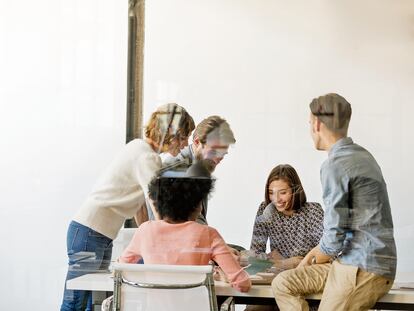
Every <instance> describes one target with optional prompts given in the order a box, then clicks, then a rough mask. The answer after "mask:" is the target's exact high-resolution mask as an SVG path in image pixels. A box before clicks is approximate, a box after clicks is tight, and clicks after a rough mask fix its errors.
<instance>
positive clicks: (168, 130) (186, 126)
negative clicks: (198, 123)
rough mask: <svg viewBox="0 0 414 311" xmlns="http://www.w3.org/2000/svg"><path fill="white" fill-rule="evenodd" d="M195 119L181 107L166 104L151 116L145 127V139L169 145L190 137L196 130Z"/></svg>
mask: <svg viewBox="0 0 414 311" xmlns="http://www.w3.org/2000/svg"><path fill="white" fill-rule="evenodd" d="M194 127H195V124H194V120H193V118H192V117H191V116H190V115H189V113H188V112H187V111H186V110H185V109H184V108H183V107H181V106H179V105H177V104H171V103H170V104H166V105H163V106H160V107H158V109H157V110H156V111H155V112H153V113H152V114H151V117H150V120H149V122H148V124H147V125H146V127H145V137H147V138H149V139H151V140H153V141H154V142H156V143H159V144H161V143H162V144H167V145H168V144H169V143H171V141H172V140H173V139H174V138H176V137H178V138H180V136H185V137H188V136H190V134H191V132H192V131H193V130H194Z"/></svg>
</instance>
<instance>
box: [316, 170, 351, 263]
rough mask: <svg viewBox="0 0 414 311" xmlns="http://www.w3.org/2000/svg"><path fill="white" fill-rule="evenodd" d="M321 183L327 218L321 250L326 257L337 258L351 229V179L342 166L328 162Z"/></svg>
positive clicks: (325, 217) (322, 173)
mask: <svg viewBox="0 0 414 311" xmlns="http://www.w3.org/2000/svg"><path fill="white" fill-rule="evenodd" d="M321 182H322V188H323V200H324V203H325V216H324V223H323V226H324V231H323V235H322V238H321V241H320V248H321V251H322V252H323V253H325V254H326V255H329V256H335V255H338V253H339V252H340V251H342V250H343V248H344V242H345V236H346V234H347V231H348V230H349V228H350V227H351V221H352V218H351V216H352V215H351V210H350V206H349V193H350V187H349V177H348V175H347V174H346V172H345V171H344V170H343V169H342V168H341V167H340V166H338V165H335V166H333V165H332V162H328V163H327V164H326V165H325V166H324V167H323V168H322V169H321Z"/></svg>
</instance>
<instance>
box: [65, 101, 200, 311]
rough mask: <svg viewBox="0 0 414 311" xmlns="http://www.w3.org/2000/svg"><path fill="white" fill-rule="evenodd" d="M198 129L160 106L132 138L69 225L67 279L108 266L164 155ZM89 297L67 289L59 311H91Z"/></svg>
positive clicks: (172, 108) (177, 111)
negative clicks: (116, 241) (120, 234)
mask: <svg viewBox="0 0 414 311" xmlns="http://www.w3.org/2000/svg"><path fill="white" fill-rule="evenodd" d="M193 129H194V121H193V119H192V117H191V116H190V115H189V114H188V112H187V111H186V110H185V109H184V108H183V107H181V106H178V105H176V104H167V105H164V106H161V107H160V108H158V109H157V111H155V112H154V113H152V115H151V118H150V120H149V122H148V124H147V126H146V129H145V138H144V139H134V140H132V141H131V142H129V143H128V144H127V145H126V146H125V147H124V149H123V150H122V151H121V152H120V153H119V154H118V155H117V156H116V157H115V159H114V160H113V161H112V163H111V164H110V166H109V167H108V168H107V170H106V171H105V172H104V173H103V175H102V176H101V178H100V179H99V180H98V182H97V184H96V185H95V187H94V189H93V191H92V192H91V193H90V194H89V196H88V197H87V198H86V200H85V202H84V203H83V205H82V206H81V208H80V209H79V211H78V212H77V213H76V215H75V217H74V218H73V220H72V222H71V223H70V225H69V229H68V234H67V253H68V257H69V269H68V273H67V276H66V280H69V279H72V278H75V277H78V276H81V275H83V274H86V273H91V272H94V271H97V270H103V269H107V268H108V266H109V262H110V259H111V253H112V240H113V239H114V238H115V237H116V235H117V234H118V231H119V230H120V229H121V227H122V225H123V223H124V221H125V220H126V219H128V218H132V217H134V216H135V215H136V214H137V212H139V209H140V208H141V207H142V206H144V203H145V197H146V196H147V192H148V184H149V182H150V181H151V179H152V177H153V176H154V175H155V174H156V173H157V171H158V170H159V169H160V168H161V159H160V157H159V153H160V152H169V153H171V154H172V155H174V156H176V155H177V154H178V153H179V152H180V150H181V149H182V148H184V147H185V146H187V145H188V136H189V135H190V134H191V132H192V130H193ZM82 252H87V253H82ZM93 253H94V256H93V255H92V254H93ZM89 255H91V256H90V258H86V257H87V256H89ZM90 298H91V297H90V292H86V291H77V290H67V289H66V286H65V292H64V297H63V303H62V306H61V309H60V310H61V311H68V310H71V311H73V310H82V311H83V310H85V309H86V310H90V308H91V299H90Z"/></svg>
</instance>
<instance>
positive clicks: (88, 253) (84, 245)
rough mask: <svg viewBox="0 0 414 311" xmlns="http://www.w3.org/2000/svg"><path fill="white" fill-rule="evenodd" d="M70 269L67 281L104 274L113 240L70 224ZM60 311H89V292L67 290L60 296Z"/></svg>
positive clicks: (68, 251)
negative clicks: (83, 276)
mask: <svg viewBox="0 0 414 311" xmlns="http://www.w3.org/2000/svg"><path fill="white" fill-rule="evenodd" d="M66 242H67V253H68V257H69V269H68V273H67V275H66V280H70V279H73V278H76V277H79V276H82V275H84V274H88V273H93V272H100V271H102V270H107V269H108V267H109V264H110V261H111V255H112V240H111V239H110V238H108V237H106V236H104V235H102V234H100V233H98V232H96V231H94V230H92V229H91V228H88V227H86V226H84V225H81V224H79V223H77V222H76V221H72V222H71V223H70V225H69V229H68V234H67V240H66ZM60 310H61V311H84V310H86V311H90V310H92V293H91V292H90V291H81V290H68V289H66V282H65V292H64V294H63V302H62V306H61V307H60Z"/></svg>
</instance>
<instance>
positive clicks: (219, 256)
mask: <svg viewBox="0 0 414 311" xmlns="http://www.w3.org/2000/svg"><path fill="white" fill-rule="evenodd" d="M210 239H211V246H212V259H213V260H214V261H215V262H216V263H217V264H218V265H219V266H220V268H221V269H222V270H223V272H224V273H225V274H226V276H227V278H228V280H229V281H230V284H231V286H232V287H234V288H236V289H237V290H238V291H241V292H247V291H249V289H250V287H251V286H252V282H251V281H250V278H249V275H248V274H247V272H246V271H244V270H243V269H242V268H241V267H240V264H239V263H238V262H237V261H236V259H235V258H234V257H233V255H232V254H231V253H230V250H229V248H228V246H227V244H226V242H224V240H223V238H222V237H221V236H220V234H219V233H218V232H217V230H215V229H213V228H211V227H210Z"/></svg>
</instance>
